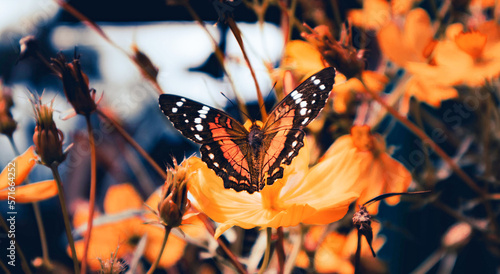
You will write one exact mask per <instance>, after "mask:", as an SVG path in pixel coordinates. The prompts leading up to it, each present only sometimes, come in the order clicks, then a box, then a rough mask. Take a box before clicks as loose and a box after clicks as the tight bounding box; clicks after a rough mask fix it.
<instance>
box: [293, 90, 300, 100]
mask: <svg viewBox="0 0 500 274" xmlns="http://www.w3.org/2000/svg"><path fill="white" fill-rule="evenodd" d="M300 97H302V93H299V92H298V91H296V90H294V91H293V92H292V98H293V100H297V99H299V98H300Z"/></svg>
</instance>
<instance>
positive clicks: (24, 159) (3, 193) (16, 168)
mask: <svg viewBox="0 0 500 274" xmlns="http://www.w3.org/2000/svg"><path fill="white" fill-rule="evenodd" d="M37 158H38V157H37V155H36V154H35V149H34V147H33V146H31V147H29V148H28V149H27V150H26V151H25V152H24V153H23V154H21V155H19V156H17V157H16V158H14V160H12V161H11V162H10V163H9V164H7V166H6V167H5V168H4V169H3V170H2V173H0V200H7V199H9V196H12V197H15V202H16V203H31V202H37V201H42V200H45V199H49V198H51V197H53V196H55V195H57V184H56V182H55V181H54V180H47V181H41V182H36V183H31V184H29V185H24V186H19V185H20V184H21V183H22V182H24V180H25V179H26V178H27V177H28V174H29V173H30V172H31V170H32V169H33V167H34V166H35V163H36V159H37Z"/></svg>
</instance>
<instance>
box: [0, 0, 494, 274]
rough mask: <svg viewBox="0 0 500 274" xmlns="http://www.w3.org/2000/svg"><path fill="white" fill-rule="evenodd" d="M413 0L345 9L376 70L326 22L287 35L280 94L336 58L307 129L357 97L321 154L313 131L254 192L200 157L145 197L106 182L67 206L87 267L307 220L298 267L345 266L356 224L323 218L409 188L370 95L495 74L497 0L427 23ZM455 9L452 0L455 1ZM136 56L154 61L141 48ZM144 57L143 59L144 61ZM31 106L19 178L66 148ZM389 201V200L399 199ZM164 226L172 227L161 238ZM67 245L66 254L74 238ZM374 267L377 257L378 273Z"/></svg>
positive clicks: (69, 84)
mask: <svg viewBox="0 0 500 274" xmlns="http://www.w3.org/2000/svg"><path fill="white" fill-rule="evenodd" d="M333 2H335V1H333ZM419 2H420V1H386V0H364V1H363V8H362V9H359V10H351V11H349V12H348V14H347V18H348V20H349V22H351V23H352V25H353V26H356V27H358V28H359V29H362V30H364V31H366V32H371V33H374V34H375V36H374V37H372V38H374V39H375V38H376V40H377V42H378V44H379V46H380V49H381V52H382V53H383V56H384V59H383V60H382V61H381V63H382V62H385V63H384V64H381V65H380V66H379V68H378V69H377V70H365V61H364V56H363V54H364V52H363V51H362V50H358V49H356V48H355V47H354V46H353V44H352V40H353V38H352V37H351V36H352V33H351V32H350V30H348V29H343V32H342V33H341V35H338V36H340V40H339V41H338V40H337V39H335V38H334V35H333V34H332V30H331V29H330V28H329V27H328V26H326V25H320V26H317V27H316V28H314V29H309V32H307V33H306V32H304V33H303V34H302V36H303V38H304V40H292V41H289V42H288V43H287V44H286V46H285V49H284V53H283V58H282V61H281V64H280V67H279V68H278V69H276V70H275V71H274V72H275V73H272V75H273V77H275V78H276V81H277V82H278V85H277V89H278V91H279V92H281V94H280V95H282V96H285V95H287V94H288V93H289V92H290V91H292V90H293V88H295V87H296V86H297V85H298V84H299V83H300V82H302V81H303V80H304V79H306V78H307V77H309V76H311V75H312V74H313V73H315V72H317V71H319V70H320V69H322V68H324V67H328V66H334V67H336V69H337V71H338V72H339V73H337V75H336V78H335V82H336V83H337V84H336V85H335V86H334V87H333V92H332V94H333V95H332V98H331V100H329V102H330V104H331V105H329V106H327V108H325V110H324V112H326V114H324V115H323V116H322V117H320V118H319V119H318V120H317V121H316V122H315V123H313V124H311V126H310V128H311V132H313V133H314V132H315V128H321V127H322V126H323V125H324V119H323V118H324V116H326V115H328V114H329V113H330V114H331V113H337V114H344V113H346V112H348V109H349V106H350V105H352V104H353V103H355V101H356V103H359V102H361V103H359V106H358V108H357V113H356V115H357V116H356V120H355V122H354V124H353V125H352V127H351V128H350V133H349V134H346V135H343V136H341V137H339V138H337V139H336V140H335V142H334V143H333V144H331V146H330V147H329V148H328V149H327V150H326V151H325V152H324V153H321V157H317V155H315V153H316V151H318V150H319V149H318V148H317V147H316V143H315V140H314V139H313V138H311V139H310V138H307V140H306V142H305V146H304V147H303V148H302V149H301V150H300V151H299V153H298V155H297V156H296V157H295V158H294V159H293V161H292V162H291V164H290V165H288V166H285V169H284V175H283V178H281V179H278V180H277V181H276V182H274V184H273V185H268V186H266V187H264V189H262V191H260V192H256V193H253V194H249V193H247V192H244V191H243V192H236V191H235V190H233V189H226V188H224V183H223V181H222V179H221V178H220V177H218V176H217V175H216V174H215V172H214V171H213V170H212V169H210V168H208V167H207V165H206V163H204V162H203V161H202V160H201V159H200V158H198V157H196V156H193V157H190V158H188V159H186V160H185V161H184V162H182V163H181V164H180V165H177V164H175V165H174V167H172V168H171V169H169V170H168V171H167V174H166V175H167V177H166V181H165V183H164V185H163V186H162V187H161V188H159V189H158V190H157V191H155V192H154V193H153V194H151V195H150V197H149V198H148V199H147V200H146V202H144V201H143V200H142V199H141V197H140V195H139V194H138V193H137V191H136V190H135V189H134V187H133V186H132V185H131V184H127V183H123V184H118V185H114V186H111V187H110V188H109V189H108V190H107V193H106V197H105V199H104V208H103V212H99V211H96V213H95V214H94V216H93V217H91V216H92V214H89V210H88V206H87V205H86V204H82V205H80V206H79V207H78V208H77V210H76V211H75V213H74V214H73V219H72V226H73V228H74V229H75V230H76V231H77V232H79V234H81V235H84V233H83V232H85V231H86V230H87V229H88V228H87V223H88V222H89V219H92V218H93V221H92V220H91V221H92V222H93V224H94V226H93V230H92V234H91V236H90V239H88V245H89V248H88V253H87V251H86V247H85V245H86V242H85V241H84V239H79V240H77V241H75V243H74V248H75V251H76V257H77V258H78V259H79V260H82V258H87V261H88V265H89V267H90V269H91V270H102V271H109V272H110V273H115V272H120V271H121V270H123V266H122V265H121V263H120V262H119V261H117V260H116V259H117V258H119V259H123V260H125V261H127V262H129V261H133V259H132V258H134V256H138V255H137V254H139V257H144V258H145V259H146V260H147V261H149V262H150V263H152V264H154V265H155V267H156V266H158V267H162V268H169V267H171V266H172V265H174V264H175V263H176V262H177V261H178V260H179V259H180V258H181V257H182V256H183V253H184V249H185V247H186V246H187V243H186V241H188V242H190V243H196V244H197V245H200V246H202V247H204V248H207V249H210V246H211V245H212V244H214V243H215V240H214V239H218V238H219V237H220V236H221V235H223V234H224V233H226V232H227V231H228V230H230V229H231V228H232V227H233V226H237V227H240V228H243V229H252V228H255V227H258V228H274V229H281V228H290V231H292V229H293V227H296V226H298V225H300V224H303V225H306V226H307V227H308V230H307V233H305V242H304V244H303V246H304V247H303V249H302V250H301V251H300V252H298V253H297V255H296V261H295V263H294V265H296V266H298V267H302V268H309V267H312V266H314V268H315V270H316V271H318V272H339V273H352V272H353V271H354V264H353V260H352V256H353V254H354V253H356V249H357V241H359V238H358V236H357V234H356V232H357V231H356V230H355V229H351V230H350V232H349V233H347V234H344V233H340V232H339V231H337V230H335V229H332V227H331V226H328V224H331V223H333V222H337V221H339V220H341V219H343V218H344V216H346V214H347V212H348V211H349V207H350V206H352V205H353V204H354V205H355V207H356V208H358V207H359V206H361V205H363V204H364V203H365V202H367V201H369V200H371V199H372V198H375V197H377V196H379V195H381V194H386V193H400V192H406V191H408V188H409V186H410V184H411V182H412V175H411V173H410V171H409V170H408V169H407V168H406V167H405V166H404V165H402V164H401V163H400V162H398V161H397V160H395V159H394V158H392V157H391V153H390V150H388V148H387V147H386V143H385V140H384V137H383V136H381V135H379V134H377V133H374V132H372V127H374V126H376V125H377V119H379V117H378V116H377V115H378V114H379V113H378V112H375V111H371V110H372V109H373V106H372V105H371V104H372V101H371V100H372V99H373V98H379V99H380V100H381V101H380V102H379V103H380V104H382V105H384V106H387V107H388V108H390V109H394V108H396V109H397V112H398V113H399V114H400V115H402V116H404V115H406V114H407V113H408V112H409V110H410V100H411V98H413V99H416V100H418V101H419V102H424V103H427V104H428V105H430V106H432V107H435V108H439V107H440V106H441V102H443V101H445V100H449V99H455V98H458V97H459V91H458V89H457V87H458V86H465V87H467V88H470V89H473V88H478V87H483V86H485V85H488V84H489V83H491V82H493V81H494V80H496V79H497V78H498V76H499V75H500V55H499V53H500V26H499V24H498V22H497V21H496V20H488V19H486V17H485V16H484V15H482V14H481V11H482V10H483V9H485V8H492V7H493V8H495V9H494V10H493V11H494V14H495V15H498V14H500V11H499V8H498V6H499V5H498V4H496V3H495V1H470V3H469V5H470V6H469V8H470V10H471V12H475V13H473V14H474V15H476V16H471V17H470V19H469V20H466V21H465V22H456V23H452V24H447V25H444V24H441V23H440V22H437V21H435V22H433V21H432V20H431V17H430V16H429V14H428V12H427V11H426V10H424V9H422V8H419V7H418V3H419ZM452 2H455V1H452ZM490 2H491V3H490ZM481 5H482V6H481ZM453 7H454V6H453V4H452V7H450V9H453ZM135 50H136V51H137V49H135ZM137 52H138V51H137ZM141 54H142V53H141ZM141 58H146V60H147V61H148V62H147V64H148V66H149V67H151V66H152V63H151V62H150V61H149V60H148V59H147V57H146V56H142V55H141ZM387 63H391V65H393V66H395V67H396V68H397V69H401V70H403V71H404V75H403V76H402V77H401V78H402V79H405V80H406V81H400V82H399V83H398V85H397V86H396V87H394V91H393V92H391V93H390V94H384V93H383V91H384V89H386V87H387V84H388V83H389V82H390V80H391V77H394V74H391V73H387V70H384V69H386V68H387V66H386V64H387ZM141 64H142V63H139V62H138V65H139V67H140V66H141ZM52 66H53V68H54V70H55V72H56V73H57V74H58V76H59V77H60V78H61V80H62V82H63V85H64V91H65V93H66V96H67V98H68V100H69V102H70V103H71V104H72V106H73V108H74V110H75V113H77V114H82V115H84V116H87V117H88V116H90V115H91V114H92V113H94V112H95V111H98V109H99V105H98V102H97V101H96V98H95V93H96V92H95V90H93V89H91V88H89V80H88V77H87V76H86V75H85V73H83V72H82V71H81V68H80V65H79V61H78V59H75V60H74V61H72V62H69V63H67V62H66V60H65V59H64V57H63V56H59V57H58V58H57V59H53V63H52ZM146 75H150V77H148V79H149V80H150V81H156V80H155V79H156V78H155V77H156V74H154V73H153V74H151V73H150V74H147V73H146ZM152 75H154V76H152ZM0 89H2V90H0V130H2V133H3V134H5V135H7V136H9V137H10V138H12V132H13V130H14V129H15V121H14V120H13V118H12V115H11V114H10V108H12V107H13V104H12V100H11V99H9V98H10V97H8V96H9V94H8V93H7V92H5V91H6V88H3V87H2V86H0ZM35 97H36V96H35ZM35 97H34V98H35ZM398 103H399V105H398ZM33 108H34V111H35V114H36V115H35V116H36V117H35V118H36V120H37V126H36V128H35V134H34V136H33V142H34V146H32V147H29V148H28V149H27V150H26V151H25V152H24V153H23V154H22V155H20V156H18V157H16V158H14V159H13V160H12V162H15V163H16V166H17V167H18V168H17V169H16V172H17V175H16V177H15V178H16V179H15V185H16V186H17V185H21V184H22V183H23V182H24V181H25V179H26V178H27V177H28V175H29V173H30V171H31V170H32V168H33V167H34V166H35V164H36V163H39V164H43V165H46V166H48V167H51V168H54V165H55V166H57V165H58V164H59V163H61V162H62V161H64V160H65V158H66V152H63V150H62V146H63V140H64V139H63V136H62V133H61V132H60V131H59V130H58V129H57V127H56V125H55V123H54V121H53V119H52V113H53V109H52V106H51V105H50V104H42V103H41V99H40V98H38V97H36V98H35V99H34V101H33ZM408 123H410V122H408ZM13 128H14V129H13ZM4 129H5V130H4ZM7 173H8V171H7V168H5V169H4V170H3V171H2V173H1V174H0V199H4V200H5V199H7V196H8V193H9V188H8V186H9V180H8V178H7V176H8V175H7ZM59 191H61V189H60V188H58V185H57V182H56V180H48V181H43V182H36V183H30V184H25V185H22V186H19V187H17V189H16V193H15V195H16V202H18V203H29V202H37V201H41V200H44V199H48V198H51V197H53V196H56V195H57V194H58V192H59ZM385 201H386V202H387V203H388V204H389V205H395V204H397V203H398V202H399V201H400V197H399V196H392V197H389V198H387V199H385ZM367 209H368V211H369V213H370V214H373V215H375V214H377V213H378V203H372V204H370V205H369V206H368V207H367ZM200 214H202V215H203V216H200ZM204 215H206V216H208V217H209V218H210V219H211V220H213V221H214V222H215V223H216V228H215V231H212V233H207V229H206V228H205V226H207V223H206V222H205V220H204V219H203V218H204ZM373 228H374V232H375V233H374V234H375V237H374V241H373V243H372V247H373V249H374V250H375V251H377V250H378V249H380V248H381V246H382V245H383V243H384V241H385V240H384V239H383V238H382V237H379V236H377V234H378V232H379V231H380V225H379V224H374V226H373ZM468 228H469V227H468ZM171 230H172V231H176V232H175V233H171V235H170V236H169V237H168V233H170V231H171ZM165 231H167V233H166V234H167V236H164V233H165ZM208 232H210V228H209V229H208ZM211 234H212V235H211ZM89 235H90V234H89ZM164 237H165V238H164ZM167 238H168V240H166V239H167ZM162 239H165V241H166V243H164V242H162ZM164 249H165V251H163V250H164ZM290 249H291V248H290ZM84 253H87V254H85V256H84ZM68 254H70V255H73V254H72V249H71V248H70V246H68ZM159 254H160V255H159ZM212 255H213V256H216V255H214V254H212ZM361 256H363V257H364V260H375V259H373V258H369V257H371V253H370V251H369V249H368V248H363V249H362V254H361ZM375 262H376V263H377V264H379V263H380V262H377V261H372V262H371V263H367V264H365V266H366V265H370V264H373V263H375ZM377 267H378V265H377ZM106 269H107V270H106ZM153 269H154V268H153ZM380 269H384V267H383V266H380V267H378V268H377V269H376V271H380ZM374 271H375V270H374Z"/></svg>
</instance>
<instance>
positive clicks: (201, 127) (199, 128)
mask: <svg viewBox="0 0 500 274" xmlns="http://www.w3.org/2000/svg"><path fill="white" fill-rule="evenodd" d="M195 127H196V130H198V131H202V130H203V126H202V125H196V126H195Z"/></svg>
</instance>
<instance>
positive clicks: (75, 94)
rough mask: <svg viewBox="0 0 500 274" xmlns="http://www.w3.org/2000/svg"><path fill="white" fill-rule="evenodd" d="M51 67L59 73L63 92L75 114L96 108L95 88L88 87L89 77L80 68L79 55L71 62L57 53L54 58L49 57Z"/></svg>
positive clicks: (86, 113) (87, 112)
mask: <svg viewBox="0 0 500 274" xmlns="http://www.w3.org/2000/svg"><path fill="white" fill-rule="evenodd" d="M51 61H52V67H53V68H54V70H55V71H57V72H58V73H59V75H58V76H59V77H60V78H61V80H62V82H63V88H64V94H66V98H67V99H68V101H69V102H70V104H71V105H72V106H73V108H74V109H75V112H76V113H77V114H82V115H85V116H88V115H90V113H92V112H93V111H95V110H96V108H97V105H96V103H95V89H91V88H89V78H88V77H87V75H86V74H85V73H84V72H83V71H82V70H81V66H80V59H79V56H76V57H75V59H74V60H73V61H72V62H71V63H66V58H65V57H64V55H63V54H61V53H59V54H58V55H57V57H56V58H51Z"/></svg>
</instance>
